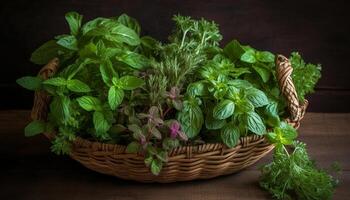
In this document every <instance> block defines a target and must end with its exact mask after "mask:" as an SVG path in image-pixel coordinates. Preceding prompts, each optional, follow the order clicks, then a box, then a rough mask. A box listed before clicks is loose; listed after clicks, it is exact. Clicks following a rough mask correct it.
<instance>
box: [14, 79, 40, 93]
mask: <svg viewBox="0 0 350 200" xmlns="http://www.w3.org/2000/svg"><path fill="white" fill-rule="evenodd" d="M42 81H43V80H42V79H41V78H39V77H33V76H25V77H22V78H19V79H17V80H16V82H17V84H18V85H20V86H22V87H24V88H26V89H28V90H39V89H41V83H42Z"/></svg>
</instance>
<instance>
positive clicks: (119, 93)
mask: <svg viewBox="0 0 350 200" xmlns="http://www.w3.org/2000/svg"><path fill="white" fill-rule="evenodd" d="M123 99H124V91H123V90H121V89H119V88H117V87H115V86H112V87H111V88H109V91H108V103H109V106H110V107H111V109H112V110H115V109H116V108H117V107H118V106H119V105H120V104H121V103H122V101H123Z"/></svg>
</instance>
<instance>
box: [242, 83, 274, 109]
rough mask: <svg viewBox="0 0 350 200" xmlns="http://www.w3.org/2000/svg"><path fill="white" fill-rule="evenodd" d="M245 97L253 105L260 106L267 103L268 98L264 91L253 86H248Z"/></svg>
mask: <svg viewBox="0 0 350 200" xmlns="http://www.w3.org/2000/svg"><path fill="white" fill-rule="evenodd" d="M246 98H247V99H248V100H249V101H250V102H251V103H252V104H253V105H254V107H262V106H265V105H267V104H269V100H268V99H267V97H266V95H265V93H264V92H263V91H261V90H258V89H255V88H250V89H249V90H247V91H246Z"/></svg>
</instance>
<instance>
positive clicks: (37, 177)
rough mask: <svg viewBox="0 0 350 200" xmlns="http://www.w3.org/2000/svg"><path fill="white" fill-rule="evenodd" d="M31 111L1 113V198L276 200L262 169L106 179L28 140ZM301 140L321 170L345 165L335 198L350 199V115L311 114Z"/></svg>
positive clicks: (38, 140) (42, 140)
mask: <svg viewBox="0 0 350 200" xmlns="http://www.w3.org/2000/svg"><path fill="white" fill-rule="evenodd" d="M28 120H29V111H26V110H7V111H0V156H1V158H2V161H3V162H2V164H1V165H0V169H1V171H2V173H1V175H0V180H1V181H0V188H1V192H0V199H14V200H16V199H45V200H47V199H92V200H94V199H96V200H97V199H118V200H119V199H120V200H124V199H125V200H129V199H130V200H131V199H142V200H150V199H167V200H171V199H174V200H175V199H176V200H182V199H183V200H185V199H191V200H197V199H198V200H211V199H214V200H226V199H227V200H228V199H270V197H269V195H268V194H267V193H266V192H265V191H263V190H261V189H260V188H259V186H258V178H259V175H260V172H259V171H258V170H257V166H259V165H261V164H262V163H266V162H268V161H270V160H271V155H268V156H266V157H265V158H263V159H262V160H261V161H260V162H259V163H258V164H257V165H254V166H253V167H250V168H248V169H247V170H244V171H241V172H239V173H237V174H233V175H229V176H224V177H219V178H215V179H211V180H204V181H191V182H183V183H172V184H141V183H136V182H132V181H124V180H121V179H117V178H114V177H110V176H106V175H102V174H98V173H95V172H93V171H90V170H88V169H86V168H84V167H82V166H81V165H80V164H78V163H77V162H75V161H73V160H71V159H69V158H68V157H62V156H56V155H53V154H52V153H50V151H49V142H48V141H47V140H46V139H45V138H44V137H43V136H37V137H33V138H25V137H24V136H23V127H24V126H25V124H26V123H27V122H28ZM299 133H300V140H302V141H304V142H306V143H307V144H308V149H309V152H310V154H311V156H312V157H313V158H314V159H315V160H317V162H318V163H319V166H321V167H327V166H329V165H330V164H332V163H333V162H334V161H339V162H340V164H341V166H342V168H343V170H344V171H343V174H342V175H341V178H340V180H341V184H340V186H339V187H338V188H337V190H336V193H335V196H334V199H336V200H337V199H339V200H344V199H349V196H350V191H349V190H348V188H349V187H350V159H349V155H350V148H349V144H350V114H329V113H307V114H306V116H305V118H304V120H303V123H302V125H301V127H300V131H299Z"/></svg>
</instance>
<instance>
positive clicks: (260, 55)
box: [256, 51, 275, 63]
mask: <svg viewBox="0 0 350 200" xmlns="http://www.w3.org/2000/svg"><path fill="white" fill-rule="evenodd" d="M256 58H257V60H258V61H260V62H267V63H271V62H274V61H275V55H273V54H272V53H271V52H268V51H259V52H256Z"/></svg>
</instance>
